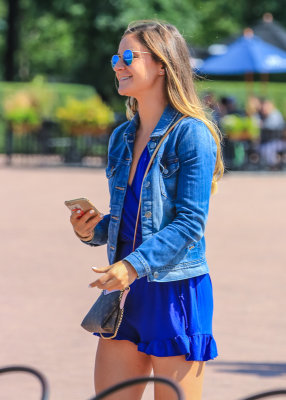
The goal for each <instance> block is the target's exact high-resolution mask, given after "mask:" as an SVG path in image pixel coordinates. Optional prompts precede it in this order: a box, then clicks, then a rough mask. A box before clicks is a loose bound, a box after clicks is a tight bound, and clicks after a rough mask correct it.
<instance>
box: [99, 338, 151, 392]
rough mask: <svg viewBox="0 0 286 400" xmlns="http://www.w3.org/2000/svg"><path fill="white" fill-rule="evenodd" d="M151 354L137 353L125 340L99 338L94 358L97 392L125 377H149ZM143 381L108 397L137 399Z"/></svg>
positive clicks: (133, 346)
mask: <svg viewBox="0 0 286 400" xmlns="http://www.w3.org/2000/svg"><path fill="white" fill-rule="evenodd" d="M151 369H152V364H151V357H150V356H148V355H147V354H145V353H142V352H139V351H138V350H137V346H136V345H135V344H134V343H132V342H130V341H128V340H104V339H99V343H98V347H97V353H96V358H95V371H94V385H95V391H96V393H97V394H98V393H100V392H101V391H102V390H105V389H107V388H109V387H110V386H112V385H114V384H116V383H119V382H122V381H124V380H127V379H131V378H135V377H138V376H149V375H150V373H151ZM145 386H146V384H141V385H136V386H132V387H130V388H127V389H123V390H121V391H119V392H117V393H115V394H114V395H111V396H109V397H108V398H107V399H108V400H126V399H132V400H140V399H141V397H142V394H143V392H144V389H145Z"/></svg>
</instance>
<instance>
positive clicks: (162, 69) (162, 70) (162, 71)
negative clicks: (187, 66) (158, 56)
mask: <svg viewBox="0 0 286 400" xmlns="http://www.w3.org/2000/svg"><path fill="white" fill-rule="evenodd" d="M159 75H165V68H164V66H163V65H162V66H161V69H160V71H159Z"/></svg>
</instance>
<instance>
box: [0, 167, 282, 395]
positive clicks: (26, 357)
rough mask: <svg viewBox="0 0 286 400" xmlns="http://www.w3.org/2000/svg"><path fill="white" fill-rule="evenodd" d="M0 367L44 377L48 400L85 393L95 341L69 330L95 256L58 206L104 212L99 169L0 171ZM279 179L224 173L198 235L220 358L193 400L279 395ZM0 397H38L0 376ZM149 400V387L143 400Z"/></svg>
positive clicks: (32, 386)
mask: <svg viewBox="0 0 286 400" xmlns="http://www.w3.org/2000/svg"><path fill="white" fill-rule="evenodd" d="M0 182H1V188H2V190H1V194H2V195H1V224H0V230H1V252H0V254H1V279H0V301H1V314H0V326H1V333H0V338H1V339H0V340H1V344H0V349H1V350H0V352H1V357H0V360H1V362H0V365H1V366H4V365H11V364H24V365H29V366H32V367H35V368H37V369H39V370H40V371H41V372H43V373H44V374H45V376H46V377H47V379H48V382H49V384H50V388H51V394H50V399H51V400H67V399H69V400H81V399H83V400H84V399H88V398H90V397H91V396H92V394H93V364H94V356H95V351H96V345H97V340H98V339H97V338H96V337H94V336H93V335H91V334H88V333H87V332H85V331H84V330H83V329H82V328H81V327H80V322H81V320H82V317H83V316H84V315H85V313H86V312H87V310H88V309H89V307H90V306H91V304H92V303H93V302H94V300H95V298H96V297H97V295H98V292H97V291H96V290H94V289H89V288H88V284H89V283H90V282H91V281H92V280H94V279H95V273H94V272H92V270H91V267H92V266H94V265H97V266H105V265H107V257H106V247H105V246H103V247H97V248H91V247H88V246H85V245H83V244H81V242H80V241H79V240H78V239H77V238H76V237H75V236H74V234H73V232H72V229H71V225H70V222H69V211H68V209H66V208H65V206H64V204H63V202H64V200H66V199H71V198H75V197H80V196H85V197H88V198H89V199H90V200H92V201H93V202H94V203H95V205H96V206H97V208H98V209H99V210H101V211H102V212H104V213H106V212H108V204H109V200H108V194H107V182H106V178H105V173H104V170H102V169H73V168H71V169H65V168H62V169H55V168H54V169H48V168H46V169H43V168H42V169H41V168H38V169H32V168H30V169H28V168H27V169H19V168H11V169H7V168H4V167H2V168H1V169H0ZM285 236H286V174H285V173H284V174H283V173H282V174H281V173H268V174H263V173H262V174H261V173H259V174H254V173H253V174H249V173H247V174H243V173H229V174H227V175H226V176H225V177H224V178H223V180H222V181H221V183H220V184H219V192H218V194H216V195H215V196H213V197H212V199H211V203H210V215H209V220H208V225H207V230H206V242H207V258H208V262H209V266H210V270H211V277H212V281H213V287H214V301H215V314H214V335H215V338H216V340H217V345H218V350H219V357H218V358H217V359H216V360H214V361H210V362H209V363H208V364H207V368H206V375H205V385H204V397H203V398H204V399H205V400H232V399H233V400H236V399H240V398H243V397H244V396H247V395H250V394H253V393H256V392H260V391H262V390H270V389H274V388H281V387H286V344H285V337H286V336H285V332H286V312H285V310H286V296H285V287H286V261H285V254H286V251H285V247H286V245H285ZM0 393H1V394H0V398H1V399H5V400H10V399H11V400H12V399H13V400H14V399H16V398H18V397H17V396H19V395H20V394H21V398H22V399H25V400H26V399H27V400H34V399H35V400H38V399H39V398H40V390H39V385H38V383H36V381H35V379H34V378H33V377H28V376H24V375H19V374H17V375H10V376H9V377H8V376H7V377H4V376H2V377H1V378H0ZM147 399H148V400H149V399H150V400H151V399H153V396H152V387H151V386H150V387H148V388H147V390H146V392H145V395H144V400H147Z"/></svg>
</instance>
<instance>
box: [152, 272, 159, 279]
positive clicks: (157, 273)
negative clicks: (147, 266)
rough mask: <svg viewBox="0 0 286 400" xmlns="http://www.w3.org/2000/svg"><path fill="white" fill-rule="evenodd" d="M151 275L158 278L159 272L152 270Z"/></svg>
mask: <svg viewBox="0 0 286 400" xmlns="http://www.w3.org/2000/svg"><path fill="white" fill-rule="evenodd" d="M153 276H154V278H155V279H157V278H159V272H157V271H156V272H154V274H153Z"/></svg>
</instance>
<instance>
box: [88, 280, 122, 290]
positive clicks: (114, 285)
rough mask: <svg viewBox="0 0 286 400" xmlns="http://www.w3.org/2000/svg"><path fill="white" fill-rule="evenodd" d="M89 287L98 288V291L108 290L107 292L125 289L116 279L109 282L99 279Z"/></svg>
mask: <svg viewBox="0 0 286 400" xmlns="http://www.w3.org/2000/svg"><path fill="white" fill-rule="evenodd" d="M88 286H89V287H91V288H94V287H97V288H98V289H107V290H115V289H118V290H121V289H123V286H122V285H120V284H119V283H118V281H117V279H115V278H111V279H108V280H103V279H97V280H96V281H94V282H92V283H90V284H89V285H88Z"/></svg>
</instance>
